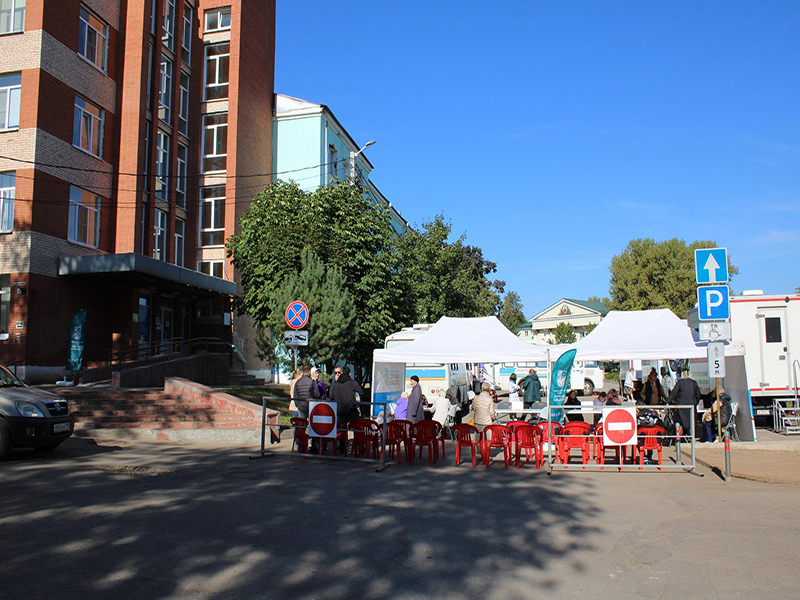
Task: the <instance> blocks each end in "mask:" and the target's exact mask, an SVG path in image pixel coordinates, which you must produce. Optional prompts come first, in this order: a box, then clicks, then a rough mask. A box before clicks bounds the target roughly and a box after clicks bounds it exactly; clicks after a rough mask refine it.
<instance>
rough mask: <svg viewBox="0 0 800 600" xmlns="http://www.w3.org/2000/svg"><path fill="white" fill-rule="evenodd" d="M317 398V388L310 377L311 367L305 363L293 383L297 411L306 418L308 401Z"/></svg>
mask: <svg viewBox="0 0 800 600" xmlns="http://www.w3.org/2000/svg"><path fill="white" fill-rule="evenodd" d="M317 399H319V388H318V387H317V385H316V384H315V383H314V380H313V379H311V367H309V366H308V365H305V366H304V367H303V368H302V369H301V375H300V378H299V379H298V380H297V381H296V382H295V384H294V403H295V406H296V407H297V412H298V413H299V414H300V416H301V417H302V418H304V419H308V401H309V400H317Z"/></svg>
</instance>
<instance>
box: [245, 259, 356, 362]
mask: <svg viewBox="0 0 800 600" xmlns="http://www.w3.org/2000/svg"><path fill="white" fill-rule="evenodd" d="M300 260H301V265H302V266H301V270H300V272H298V273H291V274H290V275H289V276H288V277H287V278H286V279H285V280H284V281H283V282H282V283H281V284H280V286H279V287H278V288H276V289H275V290H274V293H273V294H272V295H271V298H270V301H269V306H270V311H269V314H268V315H267V316H266V320H265V322H264V325H266V327H268V328H269V331H271V332H275V335H273V336H261V337H259V338H258V340H259V347H260V348H261V350H262V353H263V356H264V357H269V358H270V359H271V360H274V361H276V362H278V363H279V364H280V365H281V366H283V367H284V368H287V367H289V366H291V365H292V364H293V362H294V358H293V350H292V349H291V348H287V347H286V346H285V345H284V343H283V335H281V332H282V331H283V330H284V329H286V323H285V320H284V319H285V314H286V313H285V311H286V307H287V306H289V304H290V303H291V302H293V301H294V300H297V299H302V300H303V302H305V304H306V305H307V306H308V310H309V313H310V314H311V316H312V317H313V318H311V319H309V322H308V325H307V326H306V327H305V329H306V330H307V331H308V332H309V342H308V346H298V347H297V350H298V354H299V359H300V360H299V362H300V363H312V362H313V363H316V364H325V365H326V366H327V367H328V369H327V370H328V372H330V371H331V370H332V369H333V364H334V361H338V360H340V359H343V358H346V357H348V356H349V355H350V353H351V352H352V349H353V345H354V344H355V331H356V327H355V325H356V308H355V303H354V302H353V296H352V294H351V293H350V290H349V289H348V288H347V282H346V280H345V278H344V276H343V275H342V270H341V269H340V268H339V267H336V266H329V267H326V266H325V264H324V263H323V262H322V261H321V260H320V259H319V257H317V256H316V255H315V254H314V253H313V252H312V251H311V250H310V249H308V248H306V249H305V250H303V251H302V253H301V255H300Z"/></svg>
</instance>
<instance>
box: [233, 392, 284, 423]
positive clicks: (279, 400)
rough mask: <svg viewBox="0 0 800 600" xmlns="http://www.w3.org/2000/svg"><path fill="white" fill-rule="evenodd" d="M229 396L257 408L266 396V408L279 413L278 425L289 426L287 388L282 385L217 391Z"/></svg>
mask: <svg viewBox="0 0 800 600" xmlns="http://www.w3.org/2000/svg"><path fill="white" fill-rule="evenodd" d="M219 391H220V392H224V393H226V394H230V395H231V396H236V397H237V398H241V399H242V400H247V401H248V402H252V403H253V404H256V405H258V406H261V402H262V398H263V397H264V396H267V408H271V409H273V410H277V411H278V412H279V413H281V416H280V424H281V425H287V426H288V425H290V423H289V419H290V418H291V417H292V415H291V413H290V412H289V402H290V400H291V399H290V398H289V390H288V387H287V386H282V385H262V386H257V387H235V388H229V389H225V390H219Z"/></svg>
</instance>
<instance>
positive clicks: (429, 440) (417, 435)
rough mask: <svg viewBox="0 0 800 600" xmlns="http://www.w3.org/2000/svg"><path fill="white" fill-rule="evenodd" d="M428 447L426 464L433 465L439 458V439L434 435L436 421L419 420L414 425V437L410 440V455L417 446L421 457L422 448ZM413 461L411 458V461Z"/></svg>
mask: <svg viewBox="0 0 800 600" xmlns="http://www.w3.org/2000/svg"><path fill="white" fill-rule="evenodd" d="M423 447H427V448H428V464H429V465H430V466H433V463H435V462H436V461H437V460H439V439H438V438H437V437H436V423H435V422H434V421H420V422H419V423H416V424H415V425H414V439H413V440H412V441H411V456H412V458H413V456H414V450H416V449H417V448H419V457H420V459H422V448H423ZM411 464H414V463H413V460H412V462H411Z"/></svg>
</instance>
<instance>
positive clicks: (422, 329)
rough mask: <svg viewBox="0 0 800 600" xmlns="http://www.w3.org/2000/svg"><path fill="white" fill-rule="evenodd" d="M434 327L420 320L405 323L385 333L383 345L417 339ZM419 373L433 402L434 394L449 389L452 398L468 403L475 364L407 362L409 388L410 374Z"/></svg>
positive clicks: (424, 390) (425, 390)
mask: <svg viewBox="0 0 800 600" xmlns="http://www.w3.org/2000/svg"><path fill="white" fill-rule="evenodd" d="M431 327H433V325H432V324H430V323H419V324H416V325H414V326H413V327H403V329H401V330H400V331H398V332H395V333H393V334H391V335H389V336H387V337H386V342H385V344H384V348H395V347H397V346H400V345H402V344H407V343H409V342H411V341H413V340H415V339H417V338H418V337H419V336H421V335H422V334H424V333H426V332H427V331H429V330H430V328H431ZM412 375H416V376H417V377H419V386H420V388H421V389H422V393H423V394H424V395H425V396H426V397H427V398H428V399H429V400H430V401H431V402H432V401H433V398H434V397H435V396H438V395H441V394H444V393H445V392H447V391H448V390H449V391H450V393H451V395H452V396H453V400H454V401H455V402H456V403H458V404H461V405H462V407H466V406H467V403H468V400H467V392H468V391H469V390H470V388H471V387H472V365H471V364H466V363H452V364H444V365H442V364H408V365H406V382H405V387H406V390H410V388H411V384H410V383H409V382H410V380H411V376H412Z"/></svg>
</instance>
